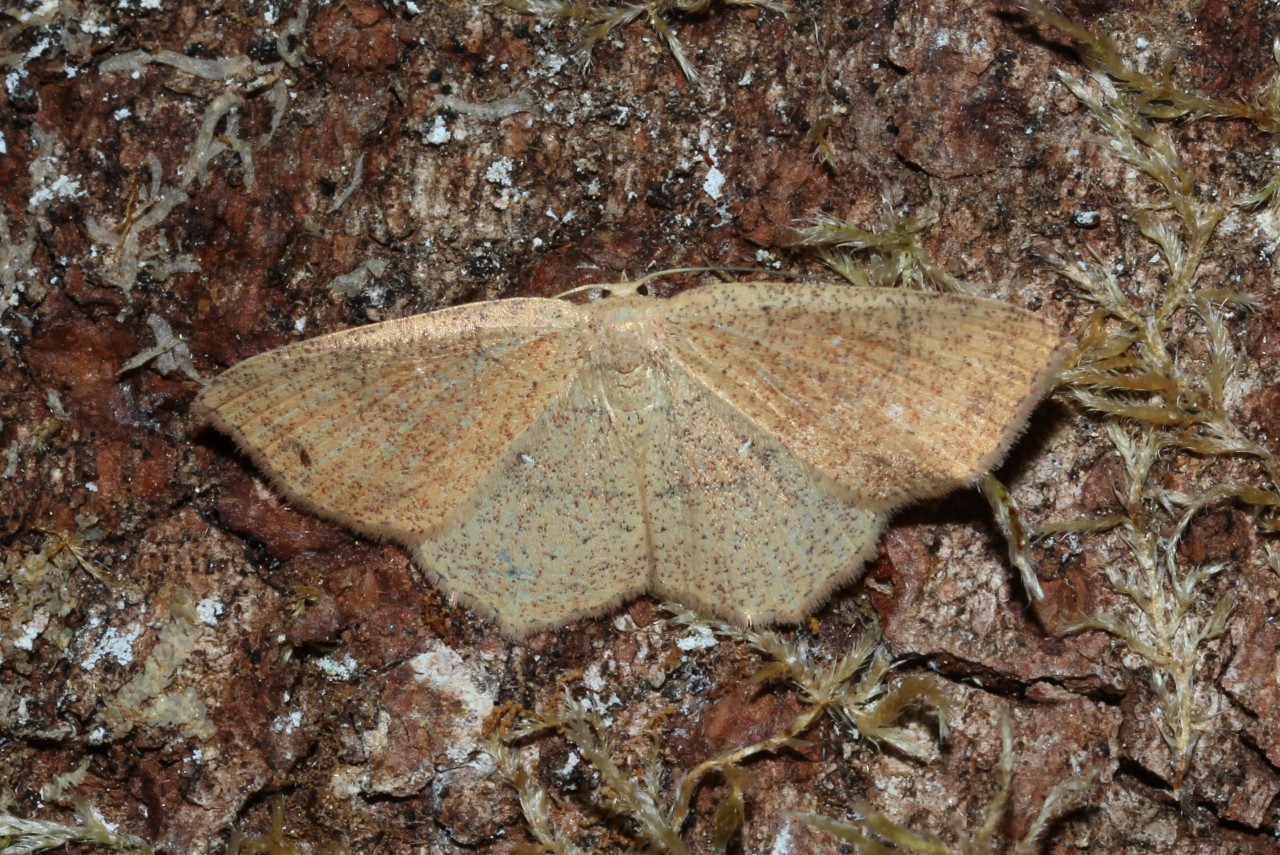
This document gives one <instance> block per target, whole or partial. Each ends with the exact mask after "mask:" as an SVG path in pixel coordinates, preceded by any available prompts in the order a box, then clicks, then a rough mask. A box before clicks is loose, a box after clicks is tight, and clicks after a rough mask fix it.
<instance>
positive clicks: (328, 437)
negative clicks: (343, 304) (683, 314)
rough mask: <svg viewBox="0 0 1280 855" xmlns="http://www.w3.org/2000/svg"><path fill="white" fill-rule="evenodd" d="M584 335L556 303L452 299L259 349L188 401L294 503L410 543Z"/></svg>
mask: <svg viewBox="0 0 1280 855" xmlns="http://www.w3.org/2000/svg"><path fill="white" fill-rule="evenodd" d="M586 332H587V331H586V329H585V326H584V323H583V319H582V314H581V312H580V310H579V309H578V308H577V307H576V306H574V305H572V304H570V303H565V302H562V301H559V300H544V299H536V298H531V299H515V300H500V301H495V302H490V303H480V304H474V305H466V306H458V307H454V308H451V309H443V310H440V311H437V312H431V313H428V314H424V315H416V316H414V317H409V318H404V319H402V320H398V321H390V322H387V323H383V324H377V325H374V326H370V327H362V328H359V329H354V330H347V331H344V332H339V333H334V334H332V335H327V336H322V337H320V338H316V339H312V340H309V341H305V342H301V343H299V344H296V345H291V346H289V347H285V348H281V349H279V350H275V351H271V352H268V353H264V354H260V355H258V356H255V357H253V358H251V359H248V360H245V361H244V362H242V363H240V364H239V365H237V366H235V367H234V368H232V369H230V370H229V371H227V372H226V373H225V374H223V375H222V376H221V377H219V378H218V379H217V380H216V381H214V383H213V384H212V385H210V386H209V387H208V388H207V389H206V390H205V391H204V393H203V394H202V395H201V397H200V400H199V402H198V407H199V409H200V410H201V411H202V412H203V414H204V415H205V416H206V417H207V418H208V419H209V420H210V421H211V422H213V424H214V425H215V426H217V427H218V428H219V429H221V430H223V431H225V432H227V433H228V434H230V435H231V436H232V437H233V438H234V439H235V440H236V442H237V443H238V444H239V445H240V447H241V448H242V449H244V450H245V451H246V452H247V453H248V454H249V455H250V456H251V457H252V458H253V459H254V461H255V462H256V463H257V464H258V465H259V466H260V467H262V468H263V469H264V470H266V471H267V472H268V473H269V474H270V475H271V476H272V479H273V481H274V482H275V484H276V486H277V487H278V488H280V489H281V490H282V492H284V493H285V495H286V496H287V497H288V498H290V499H291V500H293V501H294V502H296V503H298V504H300V505H302V506H304V507H307V508H309V509H310V510H312V511H314V512H317V513H319V514H320V515H322V516H327V517H329V518H331V519H334V520H336V521H338V522H340V523H342V524H344V525H348V526H350V527H352V528H355V529H357V530H359V531H362V532H365V533H368V534H372V535H374V536H379V537H388V538H391V539H394V540H398V541H401V542H405V543H411V544H412V543H417V542H420V541H421V540H422V538H423V537H424V536H426V535H428V534H429V533H431V532H432V531H433V529H434V528H435V527H436V526H437V525H438V524H439V523H440V522H441V521H442V520H443V519H444V518H445V517H446V516H448V514H449V513H450V512H451V511H453V510H454V509H455V508H457V507H458V506H459V505H460V504H462V503H463V502H465V501H466V500H467V499H468V498H469V497H470V495H471V493H472V491H473V490H474V489H475V488H476V486H477V485H478V484H480V483H481V482H482V481H483V480H484V479H485V477H486V476H487V474H488V473H489V472H490V471H491V470H492V468H493V467H494V466H495V465H497V463H498V461H500V460H501V459H503V457H504V456H505V455H507V454H508V453H509V451H510V448H511V446H512V444H513V443H514V442H515V440H516V439H517V438H519V437H520V436H521V435H522V434H523V433H524V431H525V430H526V429H527V428H528V427H529V425H530V424H531V423H533V422H534V421H535V420H536V419H538V418H539V417H540V416H541V415H542V413H543V412H544V411H545V410H546V409H547V407H548V406H549V404H550V403H551V402H552V401H554V400H555V399H556V398H557V397H558V396H560V395H561V394H563V392H564V390H565V389H566V388H567V387H568V386H569V385H570V384H571V383H572V382H573V381H574V380H575V378H576V377H577V376H578V374H579V372H580V370H581V367H582V363H583V357H584V354H585V352H586V348H587V346H588V344H587V339H586Z"/></svg>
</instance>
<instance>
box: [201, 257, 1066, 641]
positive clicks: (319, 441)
mask: <svg viewBox="0 0 1280 855" xmlns="http://www.w3.org/2000/svg"><path fill="white" fill-rule="evenodd" d="M605 287H606V288H607V290H608V291H609V292H610V293H611V296H608V297H606V298H604V299H600V300H597V301H593V302H587V303H574V302H570V301H566V300H562V299H545V298H516V299H506V300H496V301H491V302H484V303H477V304H471V305H463V306H456V307H452V308H446V309H440V310H438V311H434V312H429V313H426V314H422V315H417V316H413V317H408V318H404V319H401V320H393V321H388V322H385V323H379V324H375V325H372V326H366V327H361V328H356V329H351V330H346V331H343V332H337V333H333V334H331V335H325V336H321V337H318V338H315V339H311V340H309V341H304V342H300V343H298V344H293V345H290V346H287V347H283V348H280V349H278V350H274V351H270V352H268V353H263V354H260V355H258V356H254V357H252V358H250V359H247V360H245V361H244V362H241V363H240V364H238V365H236V366H235V367H233V368H231V369H230V370H228V371H227V372H226V373H224V374H223V375H222V376H220V377H219V378H218V379H217V380H216V381H215V382H214V383H212V384H211V385H210V386H208V387H207V388H206V389H205V390H204V392H203V393H202V394H201V396H200V398H199V400H198V402H197V408H198V410H199V412H200V413H202V414H203V415H204V416H205V417H206V418H207V419H208V420H209V421H210V422H212V423H213V424H214V425H215V426H216V427H217V428H218V429H219V430H222V431H224V432H226V433H227V434H229V435H230V436H231V437H233V438H234V439H235V441H236V443H237V444H238V445H239V446H240V448H242V449H243V450H244V451H245V452H246V453H247V454H248V455H249V456H250V457H251V458H252V459H253V461H254V462H255V463H256V464H257V465H258V466H259V467H260V468H261V469H262V470H263V471H264V472H266V473H267V474H268V475H269V476H270V478H271V481H272V483H273V484H274V485H275V486H276V488H277V489H278V490H279V491H280V492H281V493H283V494H284V496H285V497H287V498H288V499H289V500H290V501H291V502H293V503H294V504H296V505H299V506H301V507H302V508H305V509H307V510H309V511H311V512H313V513H315V514H317V515H319V516H322V517H327V518H329V519H331V520H335V521H337V522H338V523H340V524H342V525H344V526H347V527H349V528H351V529H354V530H356V531H358V532H361V533H363V534H365V535H369V536H372V537H375V538H380V539H387V540H391V541H395V542H397V543H400V544H403V545H404V546H405V547H407V548H408V550H409V551H410V552H411V553H412V555H413V558H414V559H415V561H416V562H417V564H418V565H419V566H420V567H421V568H422V570H423V571H425V573H426V575H427V577H428V578H429V580H430V581H431V582H432V583H433V584H435V585H437V586H439V587H440V588H442V589H443V590H444V591H445V592H446V593H448V594H449V595H450V596H452V597H453V598H456V599H457V600H459V601H461V602H463V603H464V604H466V605H468V606H470V607H471V608H473V609H475V610H476V611H478V612H481V613H483V614H485V615H490V616H493V617H495V618H496V619H497V621H498V623H499V625H500V626H501V628H502V629H503V630H504V631H505V632H506V633H507V634H509V635H511V636H514V637H519V636H523V635H526V634H528V633H530V632H534V631H537V630H540V629H545V628H549V627H555V626H559V625H562V624H564V623H566V622H569V621H572V620H575V619H577V618H580V617H583V616H587V615H594V614H599V613H601V612H604V611H606V610H609V609H611V608H613V607H615V606H617V605H618V604H620V603H622V602H624V601H626V600H630V599H632V598H634V597H636V596H639V595H641V594H645V593H651V594H654V595H656V596H659V597H664V598H670V599H673V600H676V601H679V602H681V603H683V604H685V605H687V606H689V607H692V608H695V609H698V610H701V611H704V612H709V613H712V614H715V615H719V616H721V617H723V618H727V619H730V620H734V621H739V622H743V623H757V624H768V623H774V622H794V621H798V620H801V619H802V618H803V617H804V616H805V615H807V614H808V613H810V612H811V611H812V610H813V609H814V608H816V607H817V605H819V604H820V603H822V602H823V601H824V600H825V599H826V598H827V597H828V596H829V595H830V593H831V592H832V590H833V589H834V588H836V587H837V586H839V585H841V584H842V583H844V582H846V581H848V580H849V579H851V578H852V577H853V576H854V575H855V574H856V573H858V572H859V570H860V568H861V567H862V566H863V565H864V564H865V562H866V561H867V559H868V558H869V557H870V556H871V555H872V554H873V553H874V551H875V548H876V543H877V541H878V539H879V537H880V534H881V532H882V531H883V529H884V527H885V523H886V520H887V519H888V517H889V515H890V514H891V513H892V512H893V511H894V510H895V509H897V508H900V507H902V506H903V505H905V504H907V503H909V502H912V501H913V500H918V499H921V498H924V497H930V496H937V495H940V494H943V493H946V492H948V491H951V490H954V489H956V488H958V487H961V486H964V485H968V484H971V483H972V482H974V481H975V480H976V479H978V478H980V477H981V476H982V475H983V474H985V473H986V472H988V471H989V470H990V469H991V468H992V467H993V466H995V465H996V464H997V463H998V462H999V461H1000V460H1001V459H1002V458H1003V456H1004V455H1005V453H1006V452H1007V451H1008V449H1009V447H1010V445H1011V444H1012V443H1013V441H1014V439H1015V438H1016V437H1017V436H1018V435H1019V433H1020V432H1021V430H1022V429H1023V426H1024V424H1025V423H1026V421H1027V418H1028V416H1029V414H1030V413H1031V411H1032V409H1033V408H1034V407H1035V405H1036V403H1037V402H1038V401H1039V399H1040V398H1041V397H1042V396H1043V395H1044V394H1045V393H1046V391H1047V390H1048V389H1049V387H1050V384H1051V383H1052V380H1053V377H1054V374H1055V372H1056V370H1057V368H1058V366H1059V365H1060V363H1061V360H1062V356H1063V344H1062V341H1061V339H1060V337H1059V334H1058V332H1057V330H1056V329H1055V327H1054V326H1053V325H1052V324H1050V323H1049V322H1047V321H1046V320H1044V319H1042V318H1040V317H1038V316H1037V315H1035V314H1033V313H1031V312H1028V311H1026V310H1023V309H1019V308H1015V307H1012V306H1009V305H1007V304H1004V303H1001V302H997V301H994V300H989V299H982V298H976V297H970V296H963V295H956V294H931V293H922V292H915V291H903V290H896V289H892V290H891V289H870V288H855V287H850V286H845V285H836V284H813V285H801V284H784V283H776V282H733V283H719V284H712V285H705V286H702V287H698V288H694V289H691V290H688V291H684V292H683V293H680V294H678V295H677V296H674V297H671V298H669V299H661V298H657V297H650V296H644V295H642V294H640V293H639V290H638V289H637V288H635V287H634V284H627V283H623V284H621V285H615V286H605Z"/></svg>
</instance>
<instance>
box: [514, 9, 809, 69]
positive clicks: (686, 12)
mask: <svg viewBox="0 0 1280 855" xmlns="http://www.w3.org/2000/svg"><path fill="white" fill-rule="evenodd" d="M501 2H502V5H504V6H506V7H507V8H508V9H511V10H513V11H515V12H521V13H523V14H526V15H536V16H538V17H540V18H550V19H562V20H567V21H572V22H575V23H578V24H581V25H582V27H583V32H582V35H581V37H580V38H579V41H578V44H577V46H576V47H575V48H574V51H573V52H574V56H575V58H576V59H577V61H578V64H579V65H580V66H581V68H582V71H583V73H586V72H587V71H589V70H590V69H591V62H592V57H593V54H594V52H595V48H596V45H598V44H600V42H602V41H604V40H605V39H607V38H609V37H610V36H611V35H612V34H613V32H614V30H616V29H618V28H619V27H624V26H626V25H628V24H631V23H633V22H635V21H637V20H640V19H641V18H643V19H645V20H646V21H648V22H649V26H651V27H652V28H653V31H654V32H655V33H657V34H658V38H659V39H660V40H661V41H662V43H663V44H664V45H666V47H667V50H668V51H670V52H671V56H672V58H673V59H675V61H676V65H678V66H680V71H681V73H683V74H684V76H685V79H687V80H688V81H689V82H690V83H692V84H694V85H695V86H698V85H701V84H702V75H701V73H699V71H698V69H697V66H695V65H694V64H693V61H692V60H691V59H689V54H688V52H687V51H686V50H685V48H684V45H683V44H681V42H680V38H679V36H678V34H677V32H676V28H675V24H674V21H675V19H676V18H677V17H683V16H691V15H702V14H705V13H706V12H708V11H709V10H710V9H711V8H712V7H713V6H715V5H724V6H743V7H750V8H756V9H765V10H767V11H770V12H777V13H778V14H780V15H784V16H786V15H789V14H790V7H789V6H788V5H787V4H786V3H782V2H779V0H720V3H719V4H717V2H716V0H647V2H639V3H628V4H625V5H622V6H611V5H608V4H602V3H595V2H591V0H501Z"/></svg>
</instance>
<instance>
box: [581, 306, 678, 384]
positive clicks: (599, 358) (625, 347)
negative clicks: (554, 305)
mask: <svg viewBox="0 0 1280 855" xmlns="http://www.w3.org/2000/svg"><path fill="white" fill-rule="evenodd" d="M660 307H661V304H660V303H659V301H658V300H656V299H654V298H652V297H641V296H628V297H614V298H611V299H608V300H604V301H602V302H600V303H596V304H594V305H592V306H590V307H588V310H587V311H588V315H589V317H590V319H591V320H590V323H591V329H592V332H593V333H594V334H595V335H594V342H593V344H592V348H591V356H590V359H591V362H592V364H593V365H594V366H596V367H597V368H599V369H601V370H603V371H609V372H613V373H616V374H618V375H629V374H633V373H635V372H636V371H637V370H638V369H640V368H642V367H644V366H646V365H649V366H652V365H653V364H654V362H655V359H654V357H655V355H656V354H657V353H658V351H659V348H660V346H661V345H660V344H659V342H658V336H657V325H656V323H655V319H656V317H657V309H659V308H660Z"/></svg>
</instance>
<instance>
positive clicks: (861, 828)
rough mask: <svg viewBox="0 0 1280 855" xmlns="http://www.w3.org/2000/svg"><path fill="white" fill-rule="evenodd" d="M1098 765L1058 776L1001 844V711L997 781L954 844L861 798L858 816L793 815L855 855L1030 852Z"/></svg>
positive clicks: (1008, 769) (1008, 733)
mask: <svg viewBox="0 0 1280 855" xmlns="http://www.w3.org/2000/svg"><path fill="white" fill-rule="evenodd" d="M1097 771H1098V770H1097V769H1096V768H1093V767H1091V768H1090V769H1088V770H1086V771H1085V773H1084V774H1082V775H1079V776H1076V777H1072V778H1068V779H1067V780H1065V781H1061V782H1059V783H1058V784H1057V785H1056V786H1055V787H1054V788H1053V789H1052V790H1050V791H1049V795H1048V796H1047V797H1046V798H1045V800H1044V803H1043V804H1042V805H1041V806H1040V811H1039V813H1037V814H1036V818H1035V819H1034V820H1033V821H1032V823H1031V825H1030V826H1029V827H1028V829H1027V832H1026V833H1025V834H1024V835H1023V836H1022V838H1021V839H1020V840H1018V841H1017V842H1016V843H1014V844H1013V846H1012V848H1007V847H1005V846H1003V845H1002V841H1001V839H1000V837H999V835H998V833H997V832H998V830H999V828H1000V826H1001V824H1002V823H1003V821H1004V819H1005V814H1006V811H1007V810H1008V806H1009V798H1010V796H1011V795H1012V793H1013V726H1012V725H1011V724H1010V721H1009V716H1008V715H1002V716H1001V717H1000V783H999V786H998V787H997V789H996V792H995V795H994V796H993V797H992V799H991V801H990V802H989V803H988V805H987V808H986V810H985V811H984V812H983V821H982V824H981V825H980V826H979V827H978V828H977V829H975V830H972V831H967V830H964V829H960V828H958V827H957V828H956V829H955V830H954V831H953V836H954V837H955V839H956V842H955V843H954V844H949V843H947V842H946V841H945V840H944V839H943V838H942V836H940V835H938V834H934V833H932V832H919V831H913V830H912V829H910V828H907V827H906V826H903V825H899V824H898V823H896V822H894V821H893V820H892V819H890V818H889V817H888V816H886V815H885V814H883V813H881V812H880V811H878V810H876V809H875V808H874V807H872V806H871V804H870V803H869V802H867V801H866V800H865V799H861V798H856V799H853V801H852V804H851V807H852V811H853V812H854V813H855V814H857V815H858V816H859V819H857V820H855V821H852V822H841V821H839V820H835V819H832V818H830V817H826V816H822V815H819V814H810V813H802V814H797V815H796V819H799V820H800V821H801V822H804V823H806V824H808V825H811V826H813V827H814V828H817V829H820V830H822V831H825V832H827V833H828V834H831V835H833V836H834V837H837V838H839V839H841V840H844V841H845V842H847V843H850V844H852V845H853V847H854V851H856V852H858V853H859V855H893V853H897V852H918V853H922V855H996V853H999V852H1006V851H1007V852H1009V853H1011V855H1032V853H1035V852H1038V851H1040V847H1039V844H1040V839H1041V837H1043V835H1044V832H1045V829H1046V828H1048V825H1049V822H1050V821H1051V820H1052V819H1053V818H1054V817H1055V816H1057V815H1059V814H1061V813H1062V812H1063V810H1064V809H1066V808H1069V806H1070V803H1071V798H1072V797H1073V796H1077V795H1079V794H1080V793H1083V792H1085V791H1086V790H1088V789H1089V787H1091V786H1092V785H1093V779H1094V777H1095V776H1096V774H1097Z"/></svg>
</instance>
